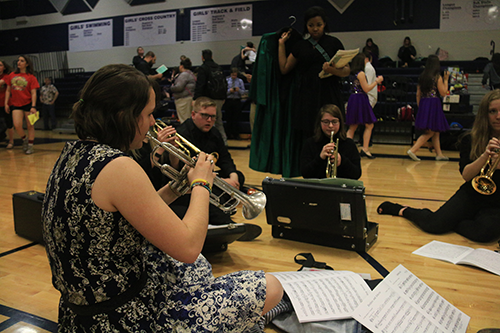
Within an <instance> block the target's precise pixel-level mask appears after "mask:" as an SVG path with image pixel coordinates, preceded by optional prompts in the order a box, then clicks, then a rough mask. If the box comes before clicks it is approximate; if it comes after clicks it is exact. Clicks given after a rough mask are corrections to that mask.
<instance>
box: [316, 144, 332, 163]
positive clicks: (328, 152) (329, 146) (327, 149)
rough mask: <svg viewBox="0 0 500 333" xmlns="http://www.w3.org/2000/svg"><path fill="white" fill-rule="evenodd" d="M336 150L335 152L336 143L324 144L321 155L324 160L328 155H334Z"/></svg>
mask: <svg viewBox="0 0 500 333" xmlns="http://www.w3.org/2000/svg"><path fill="white" fill-rule="evenodd" d="M334 152H335V143H327V144H326V145H324V146H323V149H322V150H321V153H320V154H319V156H320V157H321V159H323V160H324V159H326V158H327V157H332V156H333V153H334Z"/></svg>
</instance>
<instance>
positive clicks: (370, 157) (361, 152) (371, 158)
mask: <svg viewBox="0 0 500 333" xmlns="http://www.w3.org/2000/svg"><path fill="white" fill-rule="evenodd" d="M359 156H361V157H368V158H369V159H370V160H374V159H375V156H373V155H372V154H369V155H368V154H367V153H366V152H365V151H364V150H363V149H361V150H360V151H359Z"/></svg>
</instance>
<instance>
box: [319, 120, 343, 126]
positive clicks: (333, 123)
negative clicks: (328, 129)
mask: <svg viewBox="0 0 500 333" xmlns="http://www.w3.org/2000/svg"><path fill="white" fill-rule="evenodd" d="M321 123H322V124H323V125H325V126H328V125H330V124H332V125H337V124H338V123H339V121H338V119H334V120H327V119H323V120H322V121H321Z"/></svg>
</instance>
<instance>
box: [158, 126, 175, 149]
mask: <svg viewBox="0 0 500 333" xmlns="http://www.w3.org/2000/svg"><path fill="white" fill-rule="evenodd" d="M175 133H177V131H176V130H175V128H174V127H173V126H167V127H165V128H163V129H161V130H160V131H158V140H159V141H161V142H169V143H171V144H173V145H176V144H175V139H176V136H175Z"/></svg>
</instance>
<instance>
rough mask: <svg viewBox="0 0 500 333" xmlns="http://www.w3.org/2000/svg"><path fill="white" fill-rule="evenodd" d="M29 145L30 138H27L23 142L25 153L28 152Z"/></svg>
mask: <svg viewBox="0 0 500 333" xmlns="http://www.w3.org/2000/svg"><path fill="white" fill-rule="evenodd" d="M28 144H29V142H28V137H26V138H24V140H23V150H24V151H26V150H28Z"/></svg>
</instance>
